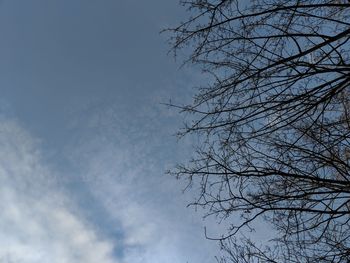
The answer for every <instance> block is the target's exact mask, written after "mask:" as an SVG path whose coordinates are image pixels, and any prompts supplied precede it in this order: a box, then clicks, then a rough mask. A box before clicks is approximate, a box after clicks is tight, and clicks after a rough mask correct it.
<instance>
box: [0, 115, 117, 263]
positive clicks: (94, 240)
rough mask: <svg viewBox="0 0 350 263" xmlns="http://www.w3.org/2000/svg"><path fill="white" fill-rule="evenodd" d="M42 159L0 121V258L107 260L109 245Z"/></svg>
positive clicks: (16, 129)
mask: <svg viewBox="0 0 350 263" xmlns="http://www.w3.org/2000/svg"><path fill="white" fill-rule="evenodd" d="M55 178H56V177H55V174H54V172H53V171H50V169H49V168H48V167H47V166H46V165H44V164H43V162H42V158H41V156H40V151H39V150H38V147H37V142H35V141H34V140H33V138H31V136H29V135H28V134H27V133H26V132H25V131H24V130H23V129H22V128H21V127H20V126H19V125H18V124H16V123H15V122H10V121H6V120H3V119H2V120H1V121H0V210H1V216H0V233H1V235H0V262H3V263H10V262H13V263H17V262H21V263H22V262H24V263H34V262H35V263H37V262H53V263H55V262H57V263H58V262H59V263H75V262H86V263H89V262H90V263H96V262H107V263H116V262H117V261H116V260H115V259H113V257H112V253H113V249H114V247H113V244H112V243H111V242H110V241H109V240H107V239H105V238H102V237H100V236H99V235H98V233H97V232H96V231H95V230H94V228H93V227H92V226H91V225H90V224H89V223H88V222H86V221H85V220H84V219H83V218H81V217H80V216H79V212H77V210H76V209H75V207H74V205H73V204H71V203H70V200H68V199H67V198H66V197H65V196H64V195H63V194H62V193H61V192H60V191H59V189H58V187H57V180H56V179H55Z"/></svg>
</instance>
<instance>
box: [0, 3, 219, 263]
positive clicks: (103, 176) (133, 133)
mask: <svg viewBox="0 0 350 263" xmlns="http://www.w3.org/2000/svg"><path fill="white" fill-rule="evenodd" d="M182 17H184V10H183V9H182V8H181V7H180V6H179V5H178V3H177V1H164V0H163V1H161V0H150V1H140V0H138V1H136V0H129V1H119V0H118V1H116V0H103V1H96V0H94V1H92V0H31V1H24V0H22V1H19V0H11V1H9V0H8V1H6V0H3V1H1V2H0V34H1V41H0V58H1V59H0V90H1V97H0V210H1V211H2V213H1V215H0V262H1V263H8V262H13V263H17V262H21V263H34V262H53V263H55V262H59V263H75V262H86V263H90V262H91V263H92V262H106V263H109V262H111V263H126V262H127V263H137V262H145V263H148V262H152V263H157V262H162V263H167V262H169V263H172V262H189V263H190V262H193V263H196V262H213V261H214V260H213V257H214V255H215V253H216V251H217V247H216V244H215V243H213V242H210V241H207V240H205V238H204V236H203V234H204V233H203V227H204V226H205V225H206V226H208V227H209V228H210V229H212V231H214V232H215V229H216V225H215V224H214V223H213V222H209V221H203V220H202V217H201V214H200V212H197V213H196V212H195V211H193V210H192V209H188V208H186V207H185V206H186V204H187V202H189V201H190V200H191V198H192V196H191V194H190V193H186V194H184V195H183V194H182V192H181V189H182V188H183V186H184V184H183V183H181V182H179V181H176V180H175V179H174V178H170V177H169V176H167V175H165V174H164V172H165V170H166V169H168V168H170V167H173V166H174V165H175V164H176V162H178V161H181V160H183V159H185V158H186V157H187V156H189V152H190V145H191V141H190V140H189V139H185V140H183V141H181V143H180V144H179V143H178V142H177V140H176V138H175V137H174V136H173V134H174V133H175V132H176V130H177V129H178V128H180V127H181V118H180V117H179V116H178V114H177V112H176V111H175V110H172V109H169V108H167V107H165V106H163V105H161V104H160V103H161V102H167V101H168V100H169V99H170V98H172V99H173V100H174V101H180V102H183V101H186V100H187V101H188V100H189V99H190V97H191V94H192V92H193V90H192V89H191V87H192V86H194V85H195V83H196V82H197V81H198V80H199V79H201V78H202V76H201V75H200V74H199V73H198V72H196V71H194V70H193V69H190V68H186V67H185V68H182V69H181V70H180V69H179V64H177V63H175V61H174V59H173V58H172V57H171V56H167V51H168V49H169V46H167V45H166V43H165V40H166V37H165V36H164V35H160V34H159V31H160V30H161V29H163V28H164V27H167V26H168V25H174V24H176V23H177V22H179V21H180V20H181V18H182Z"/></svg>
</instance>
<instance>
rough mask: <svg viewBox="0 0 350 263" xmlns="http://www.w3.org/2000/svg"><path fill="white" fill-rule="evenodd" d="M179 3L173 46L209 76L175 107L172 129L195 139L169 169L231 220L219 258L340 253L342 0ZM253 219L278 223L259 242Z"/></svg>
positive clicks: (344, 152)
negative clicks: (181, 123)
mask: <svg viewBox="0 0 350 263" xmlns="http://www.w3.org/2000/svg"><path fill="white" fill-rule="evenodd" d="M182 3H183V4H184V5H185V6H186V7H187V8H188V10H189V14H190V16H189V17H188V19H187V20H186V21H184V22H182V23H180V25H179V26H178V27H176V28H172V29H169V31H170V32H171V39H170V40H171V44H172V48H173V51H174V52H177V51H178V50H187V51H189V52H190V53H189V54H190V55H189V57H188V60H186V63H190V64H191V63H192V64H197V65H200V66H201V67H202V69H203V71H204V73H205V74H208V75H210V76H211V77H212V81H211V82H210V83H208V85H207V86H203V87H201V88H200V89H198V92H197V95H196V96H195V97H194V99H193V102H192V103H191V104H190V105H182V106H180V107H181V109H182V111H183V112H186V113H189V114H190V116H191V117H190V119H189V120H188V123H187V124H186V126H185V127H184V129H183V130H182V131H180V135H182V136H186V135H188V134H192V135H195V136H198V138H200V143H199V144H198V145H197V146H198V148H197V149H196V151H195V157H194V159H193V160H190V161H189V162H188V163H187V164H184V165H180V166H179V167H178V169H176V170H175V171H173V172H174V173H175V174H176V175H177V176H178V177H179V178H187V179H189V180H190V183H192V185H194V186H199V187H200V189H201V193H200V195H199V196H198V198H197V199H196V200H195V201H194V203H193V205H197V206H202V207H204V208H205V209H207V210H206V211H207V212H208V215H216V216H220V217H221V218H222V219H223V220H225V222H228V223H230V227H229V228H228V229H227V231H226V232H225V233H222V235H220V236H218V237H217V239H218V240H219V241H220V242H221V245H222V248H223V250H224V251H225V252H226V254H225V255H226V256H224V257H223V258H222V261H223V262H316V261H318V262H348V261H349V260H350V222H349V221H350V74H349V73H350V1H345V0H343V1H342V0H338V1H336V0H333V1H331V0H288V1H287V0H284V1H283V0H251V1H244V0H221V1H219V0H189V1H183V2H182ZM176 106H179V105H176ZM237 219H239V222H238V223H237ZM257 220H265V222H268V223H269V224H271V226H272V227H273V229H274V230H275V231H276V238H275V239H273V240H271V241H270V242H269V244H268V245H264V246H260V245H259V244H256V242H254V240H248V238H244V233H245V231H246V230H249V229H250V228H252V227H254V222H255V221H257ZM231 222H236V223H231Z"/></svg>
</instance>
